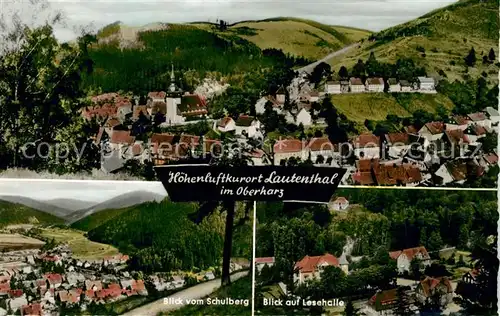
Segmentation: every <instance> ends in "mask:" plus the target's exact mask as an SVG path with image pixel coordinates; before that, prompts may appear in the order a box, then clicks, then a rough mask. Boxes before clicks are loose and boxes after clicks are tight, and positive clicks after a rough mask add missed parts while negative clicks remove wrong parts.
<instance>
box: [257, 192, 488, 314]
mask: <svg viewBox="0 0 500 316" xmlns="http://www.w3.org/2000/svg"><path fill="white" fill-rule="evenodd" d="M348 190H349V189H346V190H345V191H344V192H348ZM352 190H355V189H352ZM373 190H377V189H373ZM376 194H377V193H374V195H376ZM403 195H404V194H403ZM441 196H442V198H446V197H445V196H446V195H445V194H441ZM368 200H369V199H368ZM382 204H383V203H382ZM327 208H328V211H329V212H330V213H331V214H333V219H332V221H331V222H327V223H328V224H329V225H335V224H334V223H336V220H335V219H336V218H338V219H339V222H340V223H342V221H343V220H345V219H346V218H351V219H352V218H356V217H357V216H362V214H361V213H359V211H360V205H358V204H355V203H350V202H349V200H348V199H347V198H346V197H345V196H339V195H335V196H333V197H332V199H331V201H330V202H329V203H328V206H327ZM304 211H306V212H307V211H309V210H308V209H307V208H305V209H304ZM492 211H494V210H492ZM313 214H314V213H313ZM296 216H302V215H296ZM307 218H308V216H307V215H305V216H302V218H301V220H302V224H297V225H298V226H295V229H296V231H294V230H293V229H292V230H291V231H290V230H289V231H288V232H289V233H288V234H290V235H294V234H296V236H295V237H290V238H298V240H300V242H298V241H297V242H295V243H293V244H290V245H287V246H284V247H280V246H277V245H276V244H275V245H274V247H275V248H267V249H268V250H267V252H266V253H267V254H271V253H274V254H275V256H269V257H256V258H255V259H254V262H255V269H256V274H257V284H256V288H257V291H258V292H259V294H257V296H256V297H257V299H258V300H259V301H258V302H257V303H256V304H257V306H258V307H257V310H258V311H259V313H261V314H266V313H267V314H270V313H275V314H276V313H278V312H280V311H287V313H288V312H289V313H292V314H293V313H294V312H295V311H303V310H308V309H307V308H310V306H311V305H300V304H288V305H286V307H281V308H284V309H276V310H269V305H272V304H273V303H269V302H273V301H279V300H282V301H290V302H292V301H299V302H311V301H318V302H320V301H321V302H322V304H323V305H321V306H322V307H323V309H322V310H321V312H322V313H323V314H325V315H341V314H342V315H344V314H345V313H347V314H348V312H347V310H349V312H351V311H352V310H354V311H356V312H357V313H362V315H368V316H378V315H400V313H401V310H400V308H402V307H401V306H403V305H404V306H405V308H406V310H407V312H408V313H409V314H408V315H423V314H425V313H423V311H429V310H430V311H433V312H434V313H437V314H436V315H438V314H439V315H462V314H460V311H461V309H462V308H463V306H462V305H461V303H460V300H461V299H462V298H464V297H468V296H469V295H471V293H474V291H477V287H479V286H481V285H480V282H482V281H480V280H482V278H483V277H485V276H486V273H487V272H486V270H484V269H483V265H482V263H481V262H482V260H483V258H477V257H475V258H472V257H471V255H470V252H468V251H464V250H463V249H459V248H458V247H456V246H453V245H449V244H443V245H442V246H439V247H437V248H436V247H433V249H432V250H428V248H427V247H426V246H424V245H422V244H418V243H417V246H414V247H411V248H404V249H391V248H389V250H385V249H387V248H385V246H383V245H380V244H378V243H377V244H376V245H378V246H372V247H378V248H379V249H380V250H381V251H382V252H380V251H379V250H376V251H375V252H374V253H373V255H360V254H359V253H356V251H355V249H356V248H357V247H358V246H359V245H356V244H357V243H363V242H362V241H360V240H359V238H361V239H362V238H364V236H358V237H354V238H351V237H347V240H346V241H345V244H344V246H343V247H342V250H341V251H337V253H338V254H340V255H334V254H333V253H331V252H329V251H326V252H322V251H318V250H317V249H316V247H318V246H319V247H325V246H326V245H324V244H323V241H319V242H318V240H323V238H322V236H317V235H315V238H314V239H311V240H310V239H309V238H310V237H299V236H304V233H305V234H306V235H305V236H307V230H308V229H305V230H304V231H300V230H301V227H303V226H304V225H305V223H306V222H307V221H306V219H307ZM342 218H343V219H342ZM294 219H295V218H294ZM359 220H360V221H364V222H365V225H367V226H366V227H368V226H369V225H370V224H366V221H369V220H366V219H365V220H363V219H359ZM277 221H278V222H279V219H278V220H277ZM287 221H288V222H290V221H291V219H290V218H289V219H287ZM304 221H306V222H304ZM317 223H318V222H317ZM349 223H350V224H351V225H356V227H357V228H354V229H353V230H350V231H357V229H359V228H360V226H357V225H360V224H359V223H358V224H356V223H355V222H351V221H350V222H349ZM275 224H276V223H275ZM280 225H281V226H277V227H279V228H276V227H273V226H271V227H272V228H271V229H272V230H275V229H285V227H287V225H290V224H287V222H281V224H280ZM322 225H323V226H324V225H325V223H323V224H322ZM376 226H377V225H376ZM289 227H293V225H292V226H289ZM326 227H328V226H326ZM366 227H365V228H364V229H363V231H364V232H366V234H370V236H371V237H369V239H372V238H375V239H377V240H380V239H379V238H381V237H382V240H383V236H386V235H387V234H391V233H390V232H385V231H380V227H377V228H375V230H376V233H374V232H369V230H366ZM309 229H310V228H309ZM321 229H325V230H327V229H326V228H320V231H321ZM338 229H339V228H335V230H338ZM377 229H378V230H377ZM265 230H266V228H260V230H259V229H258V230H257V240H259V231H260V232H261V233H262V232H263V231H265ZM325 233H326V234H328V233H327V232H326V231H325ZM316 234H318V233H316ZM419 234H422V232H420V231H419ZM421 236H422V235H421ZM284 238H287V237H284ZM301 238H302V239H301ZM330 238H333V237H330ZM356 239H358V240H356ZM260 240H262V239H260ZM424 240H425V238H424ZM276 242H277V241H275V243H276ZM263 243H264V244H267V242H263ZM278 243H279V241H278ZM300 243H303V244H302V245H301V244H300ZM411 243H414V242H411ZM303 245H309V246H308V247H307V248H304V247H303ZM256 247H257V249H259V247H264V249H266V247H265V245H263V244H260V245H259V243H257V245H256ZM326 247H328V246H326ZM276 249H279V252H278V250H276ZM283 249H287V251H283ZM382 249H384V250H382ZM301 252H302V253H305V255H301V256H298V257H296V254H297V253H301ZM290 257H292V258H298V259H295V260H290ZM480 275H481V276H480ZM287 276H288V277H287ZM402 297H404V298H402ZM339 301H342V302H343V303H342V304H341V305H339V304H338V302H339ZM264 302H265V303H264ZM325 302H326V303H325ZM328 302H331V304H332V305H327V304H328ZM347 302H349V304H352V306H351V309H349V308H347V307H346V304H347ZM303 304H306V303H303ZM318 304H319V303H318ZM278 305H279V304H278ZM281 306H285V304H284V303H282V305H281ZM278 308H280V306H278ZM316 311H317V310H316ZM455 313H457V314H455ZM353 315H358V314H353Z"/></svg>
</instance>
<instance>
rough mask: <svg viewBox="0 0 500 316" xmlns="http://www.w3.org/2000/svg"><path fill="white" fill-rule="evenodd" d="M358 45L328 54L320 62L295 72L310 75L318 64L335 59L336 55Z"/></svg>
mask: <svg viewBox="0 0 500 316" xmlns="http://www.w3.org/2000/svg"><path fill="white" fill-rule="evenodd" d="M358 45H359V43H353V44H351V45H348V46H345V47H344V48H342V49H339V50H337V51H335V52H333V53H330V54H328V55H326V56H325V57H323V58H321V59H320V60H317V61H315V62H313V63H312V64H309V65H307V66H304V67H302V68H299V69H297V71H298V72H299V73H301V72H307V73H311V72H312V71H313V69H314V67H316V66H317V65H318V64H320V63H322V62H325V63H327V62H328V60H330V59H332V58H333V57H336V56H338V55H342V54H344V53H346V52H348V51H349V50H351V49H353V48H354V47H356V46H358Z"/></svg>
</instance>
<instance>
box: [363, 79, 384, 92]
mask: <svg viewBox="0 0 500 316" xmlns="http://www.w3.org/2000/svg"><path fill="white" fill-rule="evenodd" d="M365 86H366V91H368V92H384V86H385V84H384V79H383V78H368V79H366V82H365Z"/></svg>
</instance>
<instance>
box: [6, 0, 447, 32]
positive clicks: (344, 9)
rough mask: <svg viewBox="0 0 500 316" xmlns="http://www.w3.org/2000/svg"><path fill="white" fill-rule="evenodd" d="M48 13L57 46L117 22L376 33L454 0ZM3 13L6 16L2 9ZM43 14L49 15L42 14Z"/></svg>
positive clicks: (86, 0) (245, 3)
mask: <svg viewBox="0 0 500 316" xmlns="http://www.w3.org/2000/svg"><path fill="white" fill-rule="evenodd" d="M48 1H49V2H50V6H51V8H50V9H47V10H44V12H45V11H47V12H49V11H50V10H52V11H53V10H56V9H57V10H61V11H62V12H64V14H65V15H66V18H67V25H66V26H61V27H58V28H56V29H55V34H56V36H57V38H58V39H59V40H61V41H66V40H71V39H74V38H75V37H76V32H75V30H74V27H75V26H87V27H88V26H92V27H93V28H94V29H96V28H101V27H103V26H105V25H107V24H110V23H113V22H116V21H121V22H123V23H125V24H127V25H130V26H142V25H145V24H149V23H155V22H164V23H168V22H171V23H179V22H193V21H212V22H215V20H216V19H222V20H226V21H228V22H229V23H232V22H236V21H241V20H249V19H264V18H271V17H277V16H293V17H301V18H307V19H312V20H315V21H318V22H322V23H326V24H331V25H345V26H354V27H359V28H364V29H369V30H372V31H379V30H382V29H385V28H387V27H390V26H394V25H397V24H400V23H403V22H406V21H409V20H411V19H414V18H416V17H419V16H421V15H423V14H425V13H427V12H429V11H431V10H434V9H437V8H440V7H444V6H446V5H448V4H450V3H453V2H456V0H434V1H432V0H314V1H307V0H273V1H270V0H265V1H264V0H251V1H250V0H175V1H172V0H156V1H151V0H150V1H141V0H134V1H132V0H122V1H109V0H72V1H71V0H48ZM0 2H1V3H0V9H1V8H2V6H3V8H4V12H7V11H8V12H10V11H11V10H12V9H14V11H16V12H22V14H21V15H22V16H23V17H24V18H25V19H32V16H33V13H34V12H36V13H37V19H40V16H42V15H41V14H40V12H41V11H40V10H34V9H33V8H34V7H33V5H32V4H30V0H0ZM6 8H7V9H8V10H7V9H6ZM47 14H48V13H47Z"/></svg>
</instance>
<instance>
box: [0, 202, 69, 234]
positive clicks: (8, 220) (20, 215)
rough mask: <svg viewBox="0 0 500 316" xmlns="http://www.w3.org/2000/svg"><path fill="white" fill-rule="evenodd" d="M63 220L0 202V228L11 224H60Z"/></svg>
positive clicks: (21, 206) (25, 207)
mask: <svg viewBox="0 0 500 316" xmlns="http://www.w3.org/2000/svg"><path fill="white" fill-rule="evenodd" d="M62 223H64V220H63V219H61V218H58V217H56V216H54V215H51V214H48V213H45V212H41V211H38V210H35V209H32V208H29V207H27V206H24V205H21V204H15V203H10V202H5V201H0V228H2V227H5V226H8V225H13V224H41V225H44V224H45V225H55V224H62Z"/></svg>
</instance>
